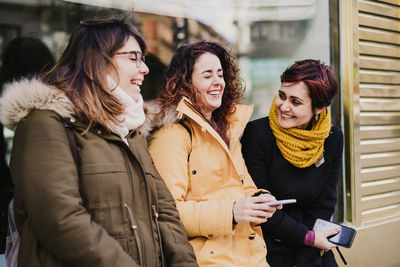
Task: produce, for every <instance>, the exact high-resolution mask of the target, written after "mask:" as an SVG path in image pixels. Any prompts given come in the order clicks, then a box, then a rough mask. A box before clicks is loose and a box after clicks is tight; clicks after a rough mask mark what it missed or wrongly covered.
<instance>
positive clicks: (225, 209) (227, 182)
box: [148, 41, 281, 266]
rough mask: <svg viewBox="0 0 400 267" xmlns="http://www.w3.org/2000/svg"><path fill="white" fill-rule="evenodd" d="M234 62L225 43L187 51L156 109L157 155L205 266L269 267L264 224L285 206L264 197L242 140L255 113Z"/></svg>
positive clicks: (151, 109)
mask: <svg viewBox="0 0 400 267" xmlns="http://www.w3.org/2000/svg"><path fill="white" fill-rule="evenodd" d="M240 88H241V83H240V80H239V79H238V77H237V68H236V65H235V63H234V58H233V57H232V56H231V55H230V54H229V52H228V51H227V50H226V49H225V48H224V47H223V46H222V45H221V44H219V43H216V42H208V41H200V42H196V43H192V44H185V45H182V46H181V47H179V49H178V50H177V51H176V53H175V54H174V56H173V58H172V61H171V63H170V65H169V66H168V68H167V70H166V73H165V77H164V79H163V84H162V88H161V91H160V94H159V97H158V98H157V99H156V100H155V101H154V103H152V104H149V105H148V113H149V114H151V115H152V116H151V121H152V127H153V128H156V129H157V128H159V129H157V130H156V131H155V133H154V134H153V135H152V137H151V138H150V143H149V146H150V153H151V155H152V158H153V160H154V163H155V165H156V167H157V169H158V171H159V172H160V174H161V176H162V177H163V179H164V180H165V182H166V184H167V186H168V188H169V189H170V191H171V193H172V195H173V197H174V198H175V201H176V203H177V207H178V210H179V213H180V216H181V220H182V222H183V224H184V226H185V229H186V232H187V235H188V237H189V241H190V243H191V244H192V246H193V248H194V250H195V253H196V256H197V262H198V263H199V265H200V266H267V262H266V259H265V256H266V246H265V243H264V241H263V238H262V233H261V229H260V227H258V226H255V225H257V224H260V223H263V222H265V221H266V220H267V218H269V217H271V216H272V214H273V213H274V212H275V210H276V209H277V208H281V206H268V205H265V204H266V203H267V202H270V201H273V200H275V198H274V197H273V196H272V195H270V194H269V193H268V191H266V190H257V188H256V187H255V185H254V183H253V181H252V179H251V177H250V176H249V174H248V172H247V169H246V166H245V164H244V160H243V157H242V154H241V145H240V142H239V137H240V135H241V134H242V132H243V130H244V127H245V125H246V123H247V121H248V120H249V118H250V115H251V113H252V107H251V106H245V105H240V104H238V103H239V102H240V99H241V97H242V91H241V90H240Z"/></svg>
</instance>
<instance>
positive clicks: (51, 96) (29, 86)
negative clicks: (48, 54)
mask: <svg viewBox="0 0 400 267" xmlns="http://www.w3.org/2000/svg"><path fill="white" fill-rule="evenodd" d="M34 109H40V110H52V111H54V112H56V113H57V114H59V115H60V116H61V117H63V118H72V117H73V115H74V114H75V112H74V108H73V104H72V102H71V100H70V99H69V98H68V97H67V96H66V95H65V94H64V93H63V92H61V91H58V90H57V89H54V88H52V87H50V86H48V85H47V84H45V83H43V82H42V81H40V80H38V79H35V78H34V79H22V80H20V81H16V82H13V83H11V84H9V85H8V86H7V87H6V88H5V89H4V92H3V94H2V96H1V98H0V111H1V112H0V121H1V123H2V124H3V125H4V126H6V127H7V128H9V129H11V130H15V128H16V126H17V124H18V122H20V121H21V120H22V119H23V118H25V117H26V116H27V115H28V114H29V112H31V111H32V110H34Z"/></svg>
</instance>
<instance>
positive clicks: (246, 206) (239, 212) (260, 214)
mask: <svg viewBox="0 0 400 267" xmlns="http://www.w3.org/2000/svg"><path fill="white" fill-rule="evenodd" d="M275 200H276V199H275V197H274V196H272V195H270V194H262V195H259V196H256V197H248V198H244V199H241V200H239V201H236V202H235V203H234V204H233V216H234V220H235V222H237V223H241V222H251V223H255V224H260V223H264V222H266V221H267V219H268V218H270V217H272V215H274V212H275V211H276V210H277V209H282V205H278V206H268V205H265V204H264V203H266V202H271V201H275Z"/></svg>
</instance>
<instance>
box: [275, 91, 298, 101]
mask: <svg viewBox="0 0 400 267" xmlns="http://www.w3.org/2000/svg"><path fill="white" fill-rule="evenodd" d="M279 92H280V93H282V94H285V95H286V93H285V92H283V91H281V90H279ZM290 99H296V100H300V101H301V102H304V100H303V99H302V98H300V97H298V96H290Z"/></svg>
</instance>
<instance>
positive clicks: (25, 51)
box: [0, 37, 54, 253]
mask: <svg viewBox="0 0 400 267" xmlns="http://www.w3.org/2000/svg"><path fill="white" fill-rule="evenodd" d="M2 62H3V65H2V68H1V71H0V90H1V92H2V89H3V88H4V86H5V85H6V84H7V83H11V82H12V81H14V80H19V79H21V78H22V77H27V78H29V77H32V76H34V75H37V74H40V73H43V72H46V71H48V70H50V69H51V67H53V65H54V58H53V55H52V53H51V52H50V50H49V48H48V47H47V46H46V45H45V44H44V43H43V42H42V41H41V40H39V39H37V38H34V37H17V38H15V39H13V40H12V41H11V42H10V43H9V44H8V45H7V47H6V49H5V51H4V53H3V55H2ZM0 145H1V146H0V156H1V158H0V177H1V178H0V227H1V228H0V253H4V251H5V244H6V235H7V228H8V222H7V207H8V203H9V202H10V200H11V198H12V196H13V192H12V191H13V185H12V181H11V175H10V169H9V167H8V163H7V157H6V152H7V147H6V143H5V140H4V133H3V125H2V124H0Z"/></svg>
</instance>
